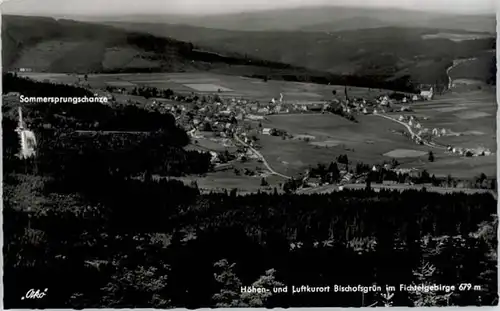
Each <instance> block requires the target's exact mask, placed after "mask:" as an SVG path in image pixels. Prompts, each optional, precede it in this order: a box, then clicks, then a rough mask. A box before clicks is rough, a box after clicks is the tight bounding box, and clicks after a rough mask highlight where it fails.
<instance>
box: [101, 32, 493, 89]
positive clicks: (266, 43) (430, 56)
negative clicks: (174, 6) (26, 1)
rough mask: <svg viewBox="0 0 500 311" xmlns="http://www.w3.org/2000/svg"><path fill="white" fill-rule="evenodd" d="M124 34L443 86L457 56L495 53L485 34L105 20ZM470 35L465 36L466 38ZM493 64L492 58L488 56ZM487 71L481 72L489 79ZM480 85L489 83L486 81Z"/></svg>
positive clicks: (338, 72)
mask: <svg viewBox="0 0 500 311" xmlns="http://www.w3.org/2000/svg"><path fill="white" fill-rule="evenodd" d="M107 24H110V25H114V26H116V27H120V28H124V29H127V30H129V31H132V30H133V31H142V32H147V33H151V34H153V35H157V36H162V35H166V36H169V37H172V38H176V39H181V38H184V39H186V40H189V41H191V42H193V43H194V44H196V45H198V46H201V47H203V48H204V49H206V50H214V51H225V53H229V52H235V53H238V54H240V55H247V56H251V57H257V58H260V59H266V60H270V61H275V62H282V63H288V64H291V65H294V66H300V67H306V68H310V69H313V70H320V71H327V72H330V73H332V74H336V75H356V76H385V77H387V79H388V80H391V79H396V78H399V77H401V76H404V75H408V76H410V77H411V80H412V81H413V82H415V83H423V84H434V83H442V84H447V83H448V82H447V81H448V77H447V74H446V68H448V67H449V66H451V64H452V63H453V60H455V59H457V58H470V57H475V56H477V55H479V54H481V53H482V52H484V51H486V50H491V49H495V47H496V39H495V38H494V37H493V36H491V37H485V36H484V34H481V36H478V39H475V40H463V41H459V40H456V36H455V37H453V39H454V40H451V39H448V38H446V36H437V35H436V36H434V37H435V38H433V39H428V38H429V37H433V36H432V35H433V34H441V33H444V34H446V33H450V32H454V33H459V34H463V33H467V32H465V31H453V30H449V29H429V28H408V27H375V28H370V29H362V30H345V31H338V32H310V31H228V30H221V29H210V28H204V27H194V26H187V25H170V24H165V23H163V24H160V23H129V22H109V23H107ZM471 36H472V37H473V34H470V33H468V36H467V37H468V38H470V37H471ZM491 57H492V59H493V61H494V55H493V54H491ZM489 74H490V73H486V74H485V76H486V75H489ZM485 81H491V79H490V78H489V77H488V78H485Z"/></svg>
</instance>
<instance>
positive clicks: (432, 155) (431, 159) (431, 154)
mask: <svg viewBox="0 0 500 311" xmlns="http://www.w3.org/2000/svg"><path fill="white" fill-rule="evenodd" d="M429 162H434V153H433V152H432V151H429Z"/></svg>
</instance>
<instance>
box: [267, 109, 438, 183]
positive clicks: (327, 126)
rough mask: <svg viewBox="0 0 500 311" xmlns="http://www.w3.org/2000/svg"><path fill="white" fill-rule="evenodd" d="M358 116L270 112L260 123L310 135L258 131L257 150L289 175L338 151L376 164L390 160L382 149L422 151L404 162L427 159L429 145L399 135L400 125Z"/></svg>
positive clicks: (331, 157) (327, 159) (329, 159)
mask: <svg viewBox="0 0 500 311" xmlns="http://www.w3.org/2000/svg"><path fill="white" fill-rule="evenodd" d="M358 119H359V123H353V122H350V121H348V120H346V119H344V118H341V117H339V116H336V115H331V114H301V115H275V116H269V117H268V120H266V121H264V122H263V126H265V127H276V128H278V129H283V130H285V131H287V132H288V133H290V134H292V135H308V136H310V137H309V139H305V140H303V139H285V140H283V139H282V138H281V137H274V136H266V135H261V136H260V141H259V144H260V145H261V146H262V149H261V150H260V152H261V153H262V154H263V155H264V156H265V157H266V159H267V160H268V162H269V164H270V165H271V166H272V167H273V168H275V169H276V170H277V171H278V172H280V173H282V174H289V175H294V174H297V173H303V172H304V170H305V169H306V168H307V167H308V166H315V165H316V164H318V163H330V162H332V161H336V158H337V156H339V155H341V154H346V155H347V156H348V157H349V160H350V161H352V162H353V163H355V162H363V163H367V164H377V163H381V162H383V161H384V160H386V161H390V160H391V157H388V156H386V155H384V154H385V153H388V152H391V151H393V150H395V149H408V150H416V151H420V152H421V155H420V156H416V157H411V158H404V159H403V158H401V159H398V161H399V162H401V163H405V165H413V164H414V163H420V162H427V152H428V151H429V148H428V147H425V146H419V145H416V144H414V143H413V142H411V141H410V140H409V139H408V138H407V137H404V136H403V135H401V134H400V133H399V132H400V131H401V130H402V127H400V125H398V124H396V123H394V122H392V121H390V120H385V119H382V118H376V117H374V116H359V118H358ZM398 131H399V132H398ZM312 137H314V139H311V138H312Z"/></svg>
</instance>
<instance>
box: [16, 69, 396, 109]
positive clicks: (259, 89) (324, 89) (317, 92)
mask: <svg viewBox="0 0 500 311" xmlns="http://www.w3.org/2000/svg"><path fill="white" fill-rule="evenodd" d="M20 75H22V76H27V77H30V78H33V79H36V80H40V81H43V80H44V79H47V80H49V81H51V82H60V83H75V82H76V81H77V77H76V76H74V75H65V74H50V73H34V72H32V73H22V74H20ZM88 83H89V85H90V86H91V87H92V88H96V89H98V88H105V87H106V86H108V85H109V86H117V87H122V88H125V89H130V88H134V87H141V86H151V87H157V88H161V89H168V88H169V89H171V90H173V91H174V92H178V93H181V94H182V93H186V94H189V93H192V92H195V93H198V94H214V93H217V94H218V95H219V96H221V97H236V98H238V97H242V98H247V99H248V98H250V99H252V100H259V101H261V102H263V103H267V102H269V101H270V100H271V99H272V98H276V99H278V98H279V97H280V93H282V94H283V96H284V101H285V102H298V103H307V102H310V101H321V100H328V99H332V98H333V97H334V95H333V94H332V91H335V92H336V95H335V96H337V97H339V98H342V97H344V86H338V85H321V84H314V83H302V82H286V81H275V80H269V81H267V82H264V81H263V80H259V79H252V78H247V77H241V76H229V75H223V74H216V73H201V72H188V73H143V74H141V73H136V74H89V75H88ZM218 89H220V90H221V92H218ZM347 89H348V94H349V96H352V97H357V96H369V97H376V96H379V95H381V94H384V92H385V93H386V92H387V91H384V90H379V89H367V88H361V87H348V88H347Z"/></svg>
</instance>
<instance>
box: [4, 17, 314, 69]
mask: <svg viewBox="0 0 500 311" xmlns="http://www.w3.org/2000/svg"><path fill="white" fill-rule="evenodd" d="M2 22H3V23H2V52H3V53H2V58H3V68H4V70H13V69H16V68H30V69H31V70H32V71H37V72H63V73H74V72H77V73H87V72H124V71H125V72H134V71H138V72H139V71H140V72H147V71H189V70H203V71H206V70H227V71H228V72H231V70H232V69H231V68H232V67H235V69H236V70H237V71H241V70H242V68H244V71H245V72H246V73H248V74H252V73H259V74H260V73H262V72H263V70H264V71H269V70H270V71H272V70H277V71H279V72H301V73H306V72H307V70H305V69H301V68H296V67H293V66H290V65H287V64H281V63H275V62H269V61H264V60H259V59H252V58H248V57H246V58H245V57H242V56H240V55H238V54H236V53H233V54H232V55H221V54H220V53H212V52H207V51H203V50H199V49H196V48H195V47H194V46H193V44H191V43H189V42H184V41H180V40H175V39H171V38H167V37H165V36H163V37H156V36H154V35H151V34H145V33H140V32H136V31H126V30H123V29H118V28H115V27H112V26H107V25H97V24H90V23H84V22H76V21H72V20H63V19H60V20H56V19H53V18H47V17H25V16H10V15H6V16H3V17H2Z"/></svg>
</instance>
